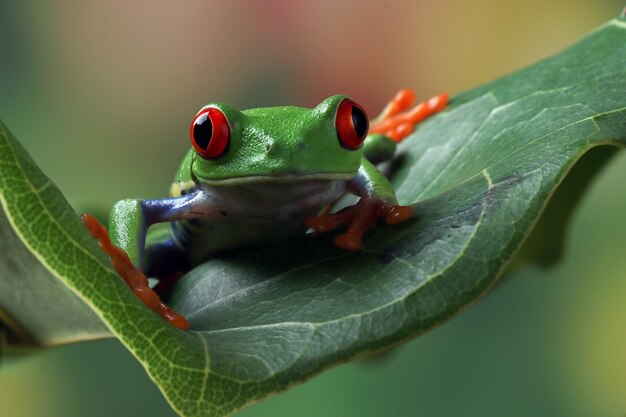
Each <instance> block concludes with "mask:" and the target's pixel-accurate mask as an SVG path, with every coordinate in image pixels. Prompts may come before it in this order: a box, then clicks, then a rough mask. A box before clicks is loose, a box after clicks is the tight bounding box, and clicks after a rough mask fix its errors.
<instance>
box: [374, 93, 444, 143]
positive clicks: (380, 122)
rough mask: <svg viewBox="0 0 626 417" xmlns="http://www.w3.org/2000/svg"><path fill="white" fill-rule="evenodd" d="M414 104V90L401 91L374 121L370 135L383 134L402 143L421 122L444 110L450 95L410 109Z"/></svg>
mask: <svg viewBox="0 0 626 417" xmlns="http://www.w3.org/2000/svg"><path fill="white" fill-rule="evenodd" d="M414 102H415V93H414V92H413V90H411V89H408V88H405V89H402V90H400V91H399V92H398V94H396V96H395V97H394V98H393V99H392V100H391V101H390V102H389V104H387V106H386V107H385V109H384V110H383V112H382V113H381V114H380V116H378V117H377V118H376V119H374V120H373V121H372V123H371V124H370V129H369V133H382V134H383V135H385V136H387V137H389V138H391V139H392V140H394V141H395V142H400V141H402V139H404V138H405V137H407V136H408V135H410V134H411V133H412V132H413V130H415V125H417V124H418V123H419V122H421V121H422V120H424V119H425V118H427V117H428V116H430V115H432V114H434V113H437V112H438V111H441V110H443V108H444V107H446V105H447V104H448V95H447V94H439V95H436V96H434V97H432V98H430V99H428V100H426V101H424V102H422V103H420V104H418V105H417V106H415V107H413V108H412V109H409V108H410V107H411V106H412V105H413V103H414Z"/></svg>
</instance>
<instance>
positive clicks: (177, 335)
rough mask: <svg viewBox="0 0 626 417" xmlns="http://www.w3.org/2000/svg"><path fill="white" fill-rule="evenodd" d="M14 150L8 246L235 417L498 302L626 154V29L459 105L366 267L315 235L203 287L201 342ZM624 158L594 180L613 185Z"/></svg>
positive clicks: (209, 269)
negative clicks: (589, 189) (115, 266)
mask: <svg viewBox="0 0 626 417" xmlns="http://www.w3.org/2000/svg"><path fill="white" fill-rule="evenodd" d="M4 132H5V133H4V134H3V135H2V136H0V174H1V176H0V196H1V199H0V200H1V202H2V206H3V208H4V211H5V215H6V218H7V219H8V220H9V222H8V223H7V222H4V223H0V230H2V229H7V227H8V226H7V225H10V226H11V227H12V230H14V232H15V236H16V237H17V238H18V239H19V241H20V242H21V243H22V244H23V245H24V247H25V248H26V249H27V250H28V251H30V252H31V253H32V254H33V255H34V257H35V259H36V260H38V261H40V262H41V263H42V264H43V265H44V266H45V267H46V268H47V269H48V270H49V271H51V273H52V275H53V276H54V277H56V278H58V279H59V280H60V281H61V282H63V283H64V284H65V285H67V286H68V288H70V289H71V291H72V293H75V294H77V295H78V298H79V299H80V300H82V302H84V303H86V305H88V306H89V307H90V308H92V309H93V311H95V312H96V313H97V315H98V316H99V317H100V318H102V320H103V321H104V322H105V323H106V324H107V325H108V326H109V327H110V329H111V330H112V331H113V333H115V334H116V335H117V336H118V337H119V338H120V340H121V341H122V342H123V343H124V344H125V345H126V346H127V347H128V349H129V350H130V351H131V352H132V353H133V354H134V355H135V356H136V357H137V359H138V360H139V361H141V363H142V364H143V365H144V366H145V368H146V369H147V371H148V373H149V374H150V376H151V377H152V378H153V379H154V381H155V382H156V383H157V385H158V386H159V388H160V389H161V390H162V392H163V393H164V395H165V396H166V397H167V399H168V400H169V401H170V403H171V404H172V406H173V407H174V409H176V410H177V411H178V412H179V413H180V414H181V415H184V416H207V415H210V416H222V415H227V414H230V413H232V412H233V411H235V410H237V409H238V408H240V407H243V406H244V405H246V404H249V403H251V402H254V401H257V400H259V399H261V398H263V397H265V396H267V395H269V394H271V393H274V392H277V391H280V390H284V389H286V388H288V387H289V386H292V385H293V384H296V383H298V382H301V381H303V380H304V379H306V378H308V377H310V376H312V375H314V374H315V373H317V372H320V371H321V370H323V369H325V368H327V367H329V366H333V365H336V364H338V363H341V362H345V361H348V360H351V359H353V358H355V357H357V356H359V355H363V354H367V353H371V352H376V351H379V350H383V349H387V348H389V347H392V346H394V345H396V344H399V343H401V342H403V341H406V340H408V339H410V338H412V337H415V336H416V335H418V334H420V333H423V332H425V331H427V330H429V329H431V328H432V327H433V326H435V325H437V324H439V323H442V322H443V321H445V320H447V319H449V318H450V317H452V316H453V315H454V314H456V313H458V312H459V311H460V310H461V309H463V308H464V307H466V306H467V305H469V304H470V303H472V302H473V301H475V300H476V299H478V298H479V297H480V296H481V295H482V294H484V293H485V292H486V291H487V290H488V289H489V288H490V287H491V286H492V285H493V284H494V283H495V282H496V280H497V279H498V277H499V276H500V275H501V274H502V272H503V270H504V269H505V267H506V266H507V264H508V263H509V262H510V260H511V259H512V257H513V255H514V254H515V253H516V251H517V250H518V249H519V248H520V246H521V244H522V242H523V241H524V239H525V237H527V236H528V235H529V233H530V231H531V229H532V228H533V226H534V225H535V223H536V222H537V221H538V218H539V215H540V214H541V212H542V211H543V209H544V208H545V207H546V204H547V202H548V200H549V199H550V197H551V196H552V195H553V194H554V193H555V190H556V188H557V186H558V185H559V184H560V183H561V182H562V181H563V179H564V178H565V175H566V174H567V173H568V172H569V171H570V170H571V169H572V167H573V166H574V164H575V163H576V162H577V161H578V160H579V159H580V158H581V156H582V155H583V154H585V153H586V152H587V151H588V150H589V149H591V148H593V147H596V146H599V145H616V146H624V145H625V144H626V21H625V20H624V19H623V18H618V19H614V20H612V21H611V22H609V23H607V24H606V25H604V26H603V27H601V28H599V29H598V30H596V31H595V32H593V33H591V34H590V35H589V36H588V37H587V38H585V39H584V40H582V41H581V42H580V43H578V44H577V45H575V46H573V47H571V48H570V49H568V50H566V51H564V52H563V53H561V54H560V55H557V56H555V57H553V58H550V59H547V60H545V61H542V62H540V63H538V64H536V65H534V66H532V67H529V68H527V69H525V70H522V71H520V72H517V73H515V74H512V75H510V76H507V77H504V78H502V79H499V80H497V81H495V82H493V83H490V84H488V85H486V86H483V87H481V88H478V89H475V90H472V91H470V92H468V93H465V94H461V95H459V96H457V97H455V98H454V99H453V102H452V105H451V106H450V108H449V109H447V110H446V111H445V112H443V113H442V114H440V115H437V116H435V117H433V118H432V119H430V120H428V121H427V122H426V123H424V124H423V125H422V126H420V128H419V129H418V130H417V131H416V132H415V133H414V134H413V135H412V137H410V138H409V139H407V140H406V141H405V142H403V143H402V144H401V146H400V149H399V151H400V154H399V156H398V158H396V160H395V161H394V162H393V163H392V164H391V165H390V166H388V167H387V169H388V170H389V172H390V178H391V180H392V182H393V184H394V186H395V187H396V190H397V192H398V197H399V199H400V200H401V202H404V203H411V204H413V205H414V208H415V211H416V217H415V219H413V220H412V221H409V222H407V223H404V224H400V225H396V226H380V227H378V228H377V229H376V230H375V231H372V232H370V233H369V234H368V235H367V236H366V246H365V248H364V249H363V250H362V251H358V252H346V251H342V250H339V249H337V248H335V247H334V246H333V245H332V244H331V240H330V239H331V237H328V236H319V237H317V236H310V235H309V236H302V237H299V238H295V239H291V240H289V241H286V242H283V243H279V244H276V245H271V246H266V247H263V248H260V249H250V250H246V251H238V252H236V253H232V254H230V255H228V256H224V257H221V258H216V259H212V260H210V261H208V262H206V263H205V264H203V265H202V266H200V267H198V268H196V269H195V270H193V271H191V272H190V273H189V274H188V276H187V277H186V278H185V279H183V280H182V281H181V282H180V284H179V285H177V286H176V288H175V289H174V292H173V294H172V297H171V300H170V301H171V303H172V304H173V306H174V307H175V308H177V309H178V310H179V311H181V312H182V313H184V314H185V315H187V317H188V318H189V319H190V321H191V324H192V330H190V331H187V332H183V331H180V330H177V329H175V328H173V327H171V326H169V325H168V324H166V323H165V322H164V321H162V320H161V319H160V318H159V317H157V316H156V315H155V314H153V313H152V312H150V311H149V310H148V309H147V308H145V307H144V306H143V305H142V304H141V303H140V302H139V301H138V300H137V299H136V298H135V296H134V295H133V294H132V293H131V291H129V290H128V289H127V288H125V286H124V284H123V283H122V282H121V280H120V279H119V278H118V277H117V276H116V275H115V273H114V272H113V270H112V269H111V267H110V264H109V262H108V260H107V259H106V257H104V256H103V255H102V254H101V253H100V252H99V250H98V248H97V246H96V245H95V243H94V242H93V241H92V239H91V238H90V237H89V236H88V234H87V232H86V231H85V230H84V229H83V228H82V226H81V224H80V223H79V221H78V219H77V218H76V216H75V215H74V213H73V211H72V210H71V208H70V207H69V206H68V205H67V203H66V202H65V200H64V199H63V197H62V195H61V194H60V193H59V192H58V190H57V189H56V188H55V187H54V186H53V185H52V184H51V183H50V182H49V181H48V180H47V179H45V177H44V176H43V175H42V174H41V172H39V170H38V169H37V168H36V167H35V165H34V164H33V163H32V161H31V160H30V159H29V157H28V156H27V155H26V153H25V152H24V151H23V150H22V149H21V148H20V147H19V145H18V144H17V142H16V141H15V140H14V139H13V138H12V137H11V136H10V134H8V132H6V130H4ZM609 153H610V152H608V153H607V152H603V151H601V152H599V153H594V154H593V157H591V159H589V158H586V162H589V161H590V164H591V165H590V166H593V167H598V166H600V163H601V162H603V161H604V160H606V158H607V157H608V156H607V155H608V154H609ZM594 169H595V168H594ZM585 174H586V175H585ZM590 174H591V173H590V172H588V170H587V169H585V170H576V177H575V178H580V180H577V181H576V182H575V183H571V184H569V185H568V188H567V189H564V190H565V191H563V196H562V198H561V199H559V201H565V199H567V198H570V196H578V195H579V194H580V190H581V189H582V188H583V187H580V184H581V183H582V184H583V185H584V183H586V182H587V181H588V179H589V177H590ZM565 184H568V183H565ZM576 184H579V186H576ZM568 190H569V191H568ZM570 206H571V204H570ZM570 206H568V208H567V210H569V207H570ZM559 213H563V210H556V211H554V213H552V214H550V216H552V218H555V219H557V220H556V222H557V223H559V222H560V223H559V224H560V226H558V227H557V228H556V229H553V230H557V231H559V230H562V229H563V227H562V225H563V224H565V222H564V220H566V215H559ZM564 218H565V219H564ZM547 226H551V225H547ZM549 229H550V228H549V227H546V228H544V227H542V228H541V229H538V231H541V230H544V231H545V230H549ZM3 233H5V234H6V233H8V232H6V230H4V232H3ZM559 233H560V232H559ZM547 235H548V236H553V235H555V233H554V232H553V231H550V232H547ZM538 254H539V255H540V254H541V253H533V252H532V251H530V252H528V255H526V258H527V259H536V258H537V255H538ZM554 257H555V256H552V255H551V257H549V258H550V259H554ZM550 259H549V260H550ZM33 263H34V261H33ZM22 278H23V279H30V277H28V276H22ZM6 279H7V278H6V277H5V276H4V275H3V276H2V277H1V278H0V280H1V281H0V282H2V281H5V280H6ZM14 279H17V278H15V277H14ZM0 288H3V287H0ZM61 292H62V291H61ZM68 294H69V293H68ZM0 301H2V302H4V299H0ZM32 307H33V308H37V307H35V306H32ZM13 314H14V318H15V319H16V320H17V321H20V319H22V317H25V316H22V313H21V312H19V314H18V313H15V312H13ZM20 322H21V321H20Z"/></svg>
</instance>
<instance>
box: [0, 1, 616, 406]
mask: <svg viewBox="0 0 626 417" xmlns="http://www.w3.org/2000/svg"><path fill="white" fill-rule="evenodd" d="M623 6H624V3H623V1H621V0H616V1H613V0H604V1H598V0H556V1H546V0H527V1H524V2H501V1H497V0H479V1H475V2H462V1H452V0H440V1H434V0H421V1H406V0H398V1H394V0H388V1H378V2H365V1H353V0H350V1H343V2H335V1H301V2H298V1H286V0H271V1H270V0H268V1H219V2H218V1H213V2H211V1H191V0H189V1H185V2H172V1H163V0H153V1H150V2H147V1H135V2H133V1H122V0H114V1H107V2H84V1H81V0H65V1H59V2H46V1H17V0H3V1H2V2H1V3H0V92H1V93H0V119H1V120H3V121H4V122H5V123H6V124H7V125H8V126H9V128H10V129H11V130H12V131H13V133H14V134H15V135H16V137H17V138H18V139H19V140H20V141H21V142H22V143H23V144H24V146H25V147H26V148H27V150H28V151H29V152H30V153H31V155H32V156H33V157H34V159H35V160H36V161H37V162H38V163H39V165H40V166H41V167H42V168H43V169H44V171H45V172H46V173H47V174H48V175H49V176H50V177H51V178H52V179H53V180H54V181H55V182H56V183H57V185H58V186H59V187H60V188H61V190H63V191H64V193H65V194H66V196H67V197H68V199H69V200H70V202H71V203H72V204H74V205H75V206H76V207H83V208H84V207H88V208H94V209H95V208H97V207H110V206H111V205H112V204H113V203H114V202H115V201H117V200H119V199H122V198H126V197H147V198H156V197H160V196H164V195H165V194H166V192H167V190H168V188H169V182H170V180H171V178H172V175H173V173H174V171H175V169H176V167H177V164H178V162H179V161H180V158H182V156H183V154H184V152H185V151H186V149H187V148H188V146H189V142H188V137H187V132H188V125H189V123H190V121H191V119H192V117H193V116H194V115H195V112H196V110H197V109H198V108H199V107H200V106H201V105H203V104H204V103H206V102H209V101H224V102H228V103H230V104H232V105H234V106H237V107H240V108H247V107H256V106H264V105H287V104H292V105H300V106H314V105H316V104H317V103H319V102H320V101H321V100H323V99H324V98H325V97H327V96H329V95H332V94H336V93H345V94H349V95H351V96H352V97H353V98H354V99H356V100H357V101H358V102H360V103H361V104H363V105H364V106H365V107H366V108H367V109H369V112H370V114H375V113H377V111H379V109H380V108H381V107H382V106H383V105H384V103H385V102H386V100H388V99H389V98H390V97H391V96H392V95H393V94H394V92H395V91H396V90H397V89H398V88H401V87H405V86H408V87H414V88H415V89H416V90H417V92H418V95H419V96H421V97H424V98H426V97H429V96H430V95H432V94H435V93H439V92H443V91H447V92H449V93H452V94H454V93H457V92H460V91H463V90H466V89H469V88H472V87H474V86H477V85H480V84H482V83H484V82H487V81H489V80H492V79H494V78H496V77H499V76H501V75H504V74H506V73H508V72H510V71H512V70H515V69H518V68H521V67H523V66H526V65H529V64H531V63H533V62H535V61H537V60H539V59H541V58H543V57H546V56H549V55H551V54H553V53H556V52H558V51H560V50H561V49H563V48H564V47H566V46H568V45H570V44H571V43H573V42H575V41H576V40H578V39H579V38H581V37H582V36H584V35H585V33H587V32H588V31H590V30H592V29H593V28H595V27H596V26H598V25H600V24H602V23H604V22H605V21H607V20H609V19H610V18H612V17H614V16H615V15H617V14H618V13H619V12H620V10H621V8H622V7H623ZM625 176H626V155H623V154H620V155H618V157H616V158H614V160H613V161H612V162H611V164H610V165H609V166H607V168H606V169H605V170H604V171H603V172H602V173H601V175H600V176H599V177H598V178H597V180H596V181H595V182H594V184H593V186H592V188H591V190H590V192H589V193H587V194H586V196H585V198H584V200H583V202H582V204H581V205H580V207H579V208H578V210H577V211H576V214H575V216H574V219H573V224H572V227H571V229H570V232H569V235H568V237H569V238H568V243H567V247H566V254H565V258H564V259H563V261H562V262H561V263H560V264H559V265H557V266H556V267H554V268H551V269H548V270H541V269H537V268H530V269H526V270H524V271H521V272H518V273H516V274H515V275H514V276H511V277H510V279H508V280H507V281H506V282H504V283H503V284H502V285H500V286H498V287H497V288H496V289H495V290H494V291H492V292H491V293H490V294H489V295H488V296H487V297H485V298H484V299H483V300H481V301H480V302H478V303H477V304H475V305H474V306H473V307H471V308H470V309H468V310H467V311H465V312H464V313H463V314H462V315H461V316H459V317H457V318H455V319H454V320H452V321H450V322H449V323H447V324H446V325H444V326H442V327H440V328H437V329H435V330H434V331H432V332H430V333H428V334H426V335H424V336H422V337H419V338H417V339H416V340H413V341H411V342H409V343H407V344H406V345H404V346H402V347H400V348H398V349H396V350H395V351H393V352H392V353H390V354H388V355H386V356H385V357H383V358H379V359H378V360H375V361H368V362H359V363H353V364H349V365H343V366H340V367H337V368H334V369H332V370H329V371H327V372H325V373H323V374H322V375H320V376H318V377H316V378H314V379H312V380H311V381H309V382H307V383H305V384H303V385H300V386H298V387H296V388H294V389H291V390H290V391H288V392H287V393H283V394H281V395H278V396H275V397H273V398H270V399H269V400H266V401H264V402H262V403H261V404H258V405H254V406H252V407H250V408H248V409H246V410H245V411H243V412H242V413H241V414H240V415H242V416H248V417H253V416H360V417H364V416H381V415H391V416H417V415H420V416H520V417H521V416H531V415H533V416H540V415H541V416H572V417H574V416H581V417H583V416H585V417H587V416H594V417H598V416H607V417H620V416H624V415H626V395H625V394H626V393H625V388H626V353H625V352H626V328H625V326H624V323H625V322H626V303H624V301H623V300H624V297H625V296H626V279H625V278H626V276H625V275H626V257H624V248H625V239H624V234H625V233H626V218H625V217H624V213H626V196H624V193H623V192H622V190H623V189H624V188H623V178H624V177H625ZM0 415H1V416H3V417H34V416H43V417H56V416H59V417H60V416H63V417H73V416H92V417H97V416H111V415H115V416H122V417H124V416H144V415H145V416H148V415H149V416H151V417H160V416H174V413H173V412H172V411H171V410H170V409H169V407H168V405H167V404H166V402H165V400H164V399H163V398H162V397H161V396H160V393H159V392H158V390H157V388H156V387H155V386H154V385H153V384H152V382H151V381H150V380H149V378H148V377H147V375H146V374H145V372H144V371H143V369H142V368H141V367H140V366H139V365H138V364H137V363H136V362H135V361H134V359H133V358H132V357H131V355H130V354H129V353H128V352H126V351H125V349H124V348H123V347H122V346H121V345H120V344H119V343H117V342H116V341H114V340H106V341H99V342H91V343H84V344H78V345H72V346H63V347H58V348H54V349H47V350H42V351H39V352H35V353H33V354H30V355H27V356H26V357H21V358H12V357H8V358H7V357H5V358H4V359H3V363H2V365H1V367H0Z"/></svg>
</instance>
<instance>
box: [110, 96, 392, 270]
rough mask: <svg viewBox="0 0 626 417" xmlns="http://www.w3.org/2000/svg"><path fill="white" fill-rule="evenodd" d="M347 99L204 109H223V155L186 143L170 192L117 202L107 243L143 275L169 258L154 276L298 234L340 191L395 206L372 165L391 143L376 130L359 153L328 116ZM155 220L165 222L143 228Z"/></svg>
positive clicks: (387, 152)
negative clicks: (345, 143)
mask: <svg viewBox="0 0 626 417" xmlns="http://www.w3.org/2000/svg"><path fill="white" fill-rule="evenodd" d="M345 98H347V97H346V96H342V95H337V96H332V97H329V98H328V99H326V100H324V101H323V102H322V103H320V104H319V105H318V106H316V107H315V108H313V109H308V108H299V107H271V108H256V109H249V110H244V111H239V110H236V109H233V108H232V107H230V106H228V105H226V104H221V103H212V104H209V105H207V106H205V107H203V109H204V108H208V107H216V108H218V109H220V110H221V111H222V112H223V113H224V114H225V115H226V118H227V120H228V123H229V125H230V142H229V146H228V148H227V150H226V152H225V153H224V154H223V155H222V156H220V157H218V158H216V159H211V160H209V159H204V158H202V157H201V156H200V155H199V154H198V153H197V152H196V151H195V149H194V148H191V150H190V151H189V152H188V153H187V155H186V156H185V158H184V159H183V161H182V163H181V165H180V168H179V169H178V172H177V174H176V176H175V179H174V183H173V185H172V192H171V194H172V196H171V197H170V198H167V199H159V200H139V199H129V200H122V201H120V202H118V203H117V204H115V206H114V207H113V210H112V211H111V215H110V231H109V232H110V235H111V240H112V242H113V244H114V245H116V246H119V247H120V248H122V249H124V250H125V251H126V252H127V253H128V255H129V257H130V259H131V260H132V261H133V263H134V264H135V265H136V266H137V267H138V268H139V269H143V270H144V271H146V273H147V274H148V273H149V272H152V268H151V264H153V263H154V262H155V260H159V261H161V263H163V260H164V259H165V260H166V261H167V260H168V259H170V258H171V259H172V266H171V268H170V269H172V270H171V271H167V272H163V271H155V274H157V275H159V274H165V273H171V272H173V271H174V270H175V269H188V268H192V267H194V266H196V265H198V264H200V263H201V262H203V261H204V260H206V259H207V257H209V256H211V255H212V254H214V253H216V252H220V251H224V250H227V249H232V248H237V247H242V246H250V245H258V244H263V243H266V242H272V241H278V240H282V239H286V238H288V237H290V236H293V235H297V234H300V233H304V232H306V229H307V228H306V226H305V219H306V218H307V217H310V216H314V215H316V214H317V213H319V211H320V210H321V209H322V208H323V207H324V206H326V205H327V204H330V203H332V202H334V201H335V200H336V199H337V198H339V197H340V196H341V195H342V194H343V193H344V192H345V191H349V192H351V193H353V194H355V195H358V196H359V197H361V198H362V199H369V200H378V201H381V202H383V203H384V204H385V205H387V206H390V205H395V204H397V199H396V196H395V192H394V190H393V188H392V186H391V184H390V183H389V181H387V179H386V178H385V177H384V176H383V175H382V174H381V173H380V172H379V171H378V169H376V167H375V166H374V165H373V164H372V163H371V162H370V161H375V163H378V162H381V161H384V160H388V159H390V158H391V157H392V156H393V153H394V151H395V147H396V144H395V142H393V141H392V140H391V139H389V138H387V137H386V136H384V135H381V134H374V135H369V136H368V137H367V138H366V140H365V142H364V144H363V146H361V147H359V148H358V149H356V150H350V149H347V148H344V147H342V146H341V143H340V141H339V138H338V137H337V131H336V127H335V117H336V113H337V107H338V106H339V103H340V102H341V101H342V100H343V99H345ZM156 223H169V227H165V228H163V227H161V228H153V229H150V231H149V232H148V233H147V231H148V228H149V227H150V226H152V225H153V224H156ZM175 258H176V259H177V262H174V259H175ZM183 265H184V266H183ZM149 275H150V274H149Z"/></svg>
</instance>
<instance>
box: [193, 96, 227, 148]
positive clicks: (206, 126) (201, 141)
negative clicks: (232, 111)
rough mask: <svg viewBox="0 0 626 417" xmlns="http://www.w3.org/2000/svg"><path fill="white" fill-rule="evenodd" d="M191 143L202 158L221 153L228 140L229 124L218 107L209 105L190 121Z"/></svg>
mask: <svg viewBox="0 0 626 417" xmlns="http://www.w3.org/2000/svg"><path fill="white" fill-rule="evenodd" d="M189 133H190V135H191V143H192V144H193V147H194V148H196V151H198V153H199V154H200V156H202V157H203V158H207V159H215V158H217V157H219V156H220V155H222V154H223V153H224V151H225V150H226V148H227V147H228V142H229V141H230V126H229V125H228V120H226V116H225V115H224V113H222V111H221V110H220V109H216V108H215V107H209V108H208V109H204V110H202V111H201V112H200V113H198V114H197V115H196V117H195V118H194V119H193V122H191V129H190V132H189Z"/></svg>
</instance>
